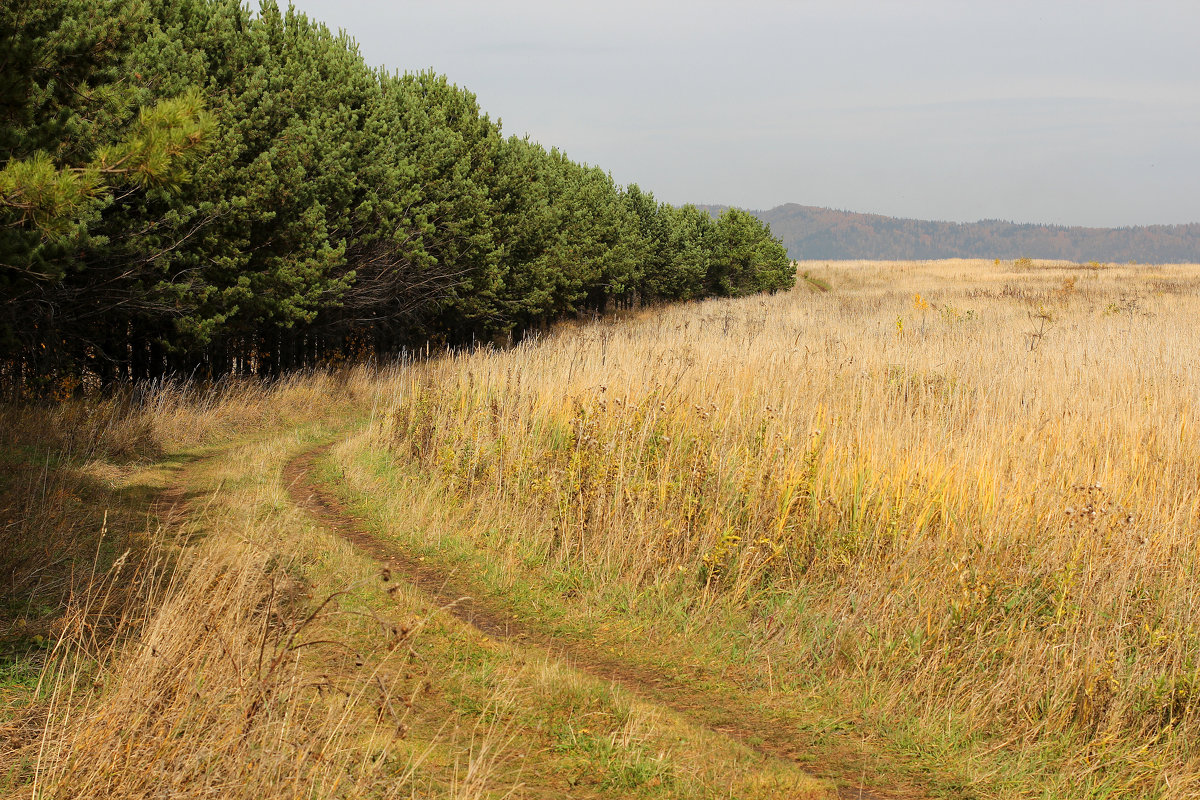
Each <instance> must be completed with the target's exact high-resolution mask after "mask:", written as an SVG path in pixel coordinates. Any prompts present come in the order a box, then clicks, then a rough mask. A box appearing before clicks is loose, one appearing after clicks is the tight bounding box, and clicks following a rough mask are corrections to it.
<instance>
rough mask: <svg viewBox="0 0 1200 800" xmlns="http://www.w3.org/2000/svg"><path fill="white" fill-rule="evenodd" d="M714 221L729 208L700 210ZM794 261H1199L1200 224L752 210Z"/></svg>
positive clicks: (792, 205) (809, 208) (794, 208)
mask: <svg viewBox="0 0 1200 800" xmlns="http://www.w3.org/2000/svg"><path fill="white" fill-rule="evenodd" d="M699 207H700V208H703V209H704V210H706V211H709V212H710V213H713V214H720V213H723V212H724V211H725V210H726V209H727V207H726V206H719V205H702V206H699ZM750 213H752V214H754V216H756V217H757V218H758V219H760V220H761V221H762V222H763V223H765V224H768V225H770V226H771V230H772V231H774V232H775V234H776V235H778V236H779V238H780V239H781V240H782V241H783V243H784V245H786V246H787V249H788V254H789V255H790V256H791V257H792V258H794V259H796V260H805V259H820V258H828V259H831V260H832V259H853V258H863V259H889V260H904V261H911V260H920V259H937V258H1004V259H1009V258H1046V259H1064V260H1067V261H1079V262H1086V261H1107V262H1111V261H1119V262H1128V261H1137V262H1140V263H1143V264H1164V263H1195V262H1197V261H1200V223H1192V224H1188V225H1144V226H1128V227H1123V228H1084V227H1067V226H1062V225H1038V224H1029V223H1018V222H1008V221H1005V220H994V219H993V220H981V221H979V222H936V221H931V220H921V219H903V218H899V217H885V216H882V215H880V214H859V213H854V212H850V211H835V210H833V209H831V208H820V207H818V206H802V205H798V204H796V203H787V204H785V205H782V206H776V207H775V208H772V209H770V210H768V211H752V212H750Z"/></svg>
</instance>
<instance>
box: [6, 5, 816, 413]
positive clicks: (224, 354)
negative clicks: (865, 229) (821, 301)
mask: <svg viewBox="0 0 1200 800" xmlns="http://www.w3.org/2000/svg"><path fill="white" fill-rule="evenodd" d="M0 63H3V64H4V76H5V80H4V82H3V85H2V87H0V378H2V379H3V380H5V381H6V382H7V383H8V384H9V385H10V386H11V387H12V388H13V389H14V390H15V391H17V392H38V391H45V390H46V389H47V387H51V386H52V385H56V384H57V385H61V384H62V382H63V381H64V380H73V381H76V382H77V381H78V380H79V379H80V378H81V377H83V376H88V377H89V378H92V379H94V380H98V381H99V382H101V383H105V384H107V383H111V382H114V381H122V380H134V381H136V380H142V379H147V378H155V377H159V376H161V375H163V374H165V373H166V372H168V371H171V370H179V371H187V372H189V373H193V374H195V373H197V371H200V372H202V373H204V374H208V375H213V376H215V375H221V374H225V373H228V372H230V371H235V370H236V371H251V370H254V371H258V372H261V373H277V372H278V371H280V370H283V369H287V368H289V367H293V366H297V365H304V364H311V363H315V362H317V361H320V360H321V359H323V358H327V357H329V356H330V355H332V354H334V353H339V354H344V355H349V354H361V353H362V352H363V351H364V350H366V351H376V352H387V351H390V350H393V349H394V348H397V347H398V346H400V345H404V344H408V345H413V344H419V343H421V342H424V341H429V340H435V341H439V342H447V343H461V342H469V341H472V340H480V339H484V340H487V339H494V338H496V337H510V336H512V335H513V334H516V335H520V334H521V332H522V331H525V330H529V329H531V328H538V327H541V326H544V325H546V324H548V323H550V322H552V321H554V320H556V319H559V318H562V317H564V316H567V315H572V314H578V313H581V312H602V311H604V310H607V309H610V308H613V307H615V306H622V305H624V306H629V305H633V304H637V303H649V302H660V301H670V300H684V299H693V298H701V297H706V296H711V295H740V294H746V293H749V292H757V291H774V290H777V289H781V288H786V287H789V286H791V285H792V283H793V281H794V274H793V272H792V270H791V267H790V264H789V262H788V260H787V256H786V253H785V251H784V249H783V247H782V245H781V244H780V243H779V242H778V241H777V240H776V239H774V238H773V237H772V236H771V233H770V230H769V229H768V228H767V227H766V226H764V225H763V224H761V223H759V222H758V221H757V220H756V219H754V218H753V217H751V216H749V215H748V214H744V213H742V212H738V211H729V212H727V213H725V214H724V215H722V217H721V218H720V219H718V220H716V221H714V220H713V219H711V218H710V217H709V216H708V215H707V214H706V213H704V212H701V211H699V210H697V209H696V208H694V207H692V206H683V207H679V208H677V207H673V206H670V205H667V204H663V203H659V202H657V201H656V200H655V199H654V197H653V195H651V194H650V193H648V192H645V191H643V190H641V189H640V188H639V187H637V186H636V185H630V186H628V187H621V186H618V185H617V184H615V183H614V181H613V179H612V177H611V176H610V175H608V174H607V173H605V172H604V171H602V170H600V169H598V168H595V167H590V166H587V165H583V164H578V163H576V162H574V161H572V160H570V159H569V158H567V156H566V155H565V154H563V153H562V152H560V151H558V150H556V149H550V150H546V149H544V148H543V147H542V146H541V145H539V144H537V143H534V142H531V141H529V140H528V139H527V138H518V137H512V136H510V137H507V138H506V137H505V136H504V135H503V134H502V132H501V128H500V125H499V123H498V122H495V121H493V120H491V119H490V118H489V117H488V116H487V115H486V114H483V113H482V112H481V111H480V109H479V106H478V103H477V102H476V99H475V97H474V95H472V94H471V93H470V92H468V91H466V90H464V89H461V88H459V87H457V86H455V85H453V84H451V83H450V82H449V81H448V80H447V79H446V78H445V77H443V76H439V75H435V74H433V73H419V74H403V75H401V74H393V73H390V72H386V71H381V70H374V69H371V68H369V67H367V66H366V65H365V63H364V62H363V59H362V58H361V56H360V55H359V53H358V50H357V46H356V45H355V43H354V42H353V41H352V40H350V39H349V38H347V37H346V36H345V35H343V34H334V33H332V32H330V31H329V29H328V28H327V27H325V26H324V25H322V24H320V23H317V22H315V21H312V20H310V19H308V18H307V17H306V16H305V15H303V14H300V13H298V12H296V11H295V10H293V9H290V8H289V9H287V10H284V9H281V8H280V7H279V6H278V5H277V4H276V3H275V2H274V0H267V2H264V3H263V4H262V5H261V7H260V8H259V10H258V11H257V12H256V13H252V12H251V11H250V10H249V9H248V8H246V7H244V6H243V5H242V4H241V2H240V0H10V2H8V3H6V4H4V6H3V8H0Z"/></svg>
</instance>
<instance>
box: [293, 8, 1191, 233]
mask: <svg viewBox="0 0 1200 800" xmlns="http://www.w3.org/2000/svg"><path fill="white" fill-rule="evenodd" d="M281 2H282V3H284V4H286V0H281ZM295 5H296V7H297V8H298V9H300V10H302V11H304V12H306V13H308V14H309V16H311V17H314V18H316V19H319V20H321V21H323V22H325V23H326V24H328V25H329V26H330V27H331V28H335V29H336V28H343V29H345V30H346V31H347V32H348V33H350V35H352V36H353V37H354V38H355V39H357V40H358V42H359V44H360V46H361V49H362V53H363V55H364V56H365V58H366V60H367V61H368V63H370V64H372V65H375V66H386V67H388V68H391V69H396V70H401V71H416V70H422V69H429V68H432V69H434V70H436V71H437V72H440V73H444V74H445V75H447V76H449V77H450V79H451V80H452V81H453V82H455V83H457V84H459V85H460V86H465V87H466V88H468V89H470V90H471V91H473V92H474V93H475V94H476V95H477V96H478V98H479V102H480V104H481V106H482V107H483V109H484V111H486V112H487V113H488V114H490V115H491V116H492V117H493V118H500V119H501V120H502V121H503V124H504V130H505V132H506V133H516V134H525V133H528V134H529V135H530V137H532V138H533V139H535V140H537V141H540V142H541V143H542V144H544V145H546V146H551V145H555V146H558V147H559V148H560V149H562V150H565V151H566V152H567V154H568V155H569V156H571V157H572V158H573V159H575V160H577V161H584V162H587V163H589V164H595V165H598V166H600V167H603V168H604V169H605V170H607V171H609V172H611V173H612V175H613V177H614V178H615V179H616V180H617V181H618V182H619V183H629V182H636V183H638V184H640V185H641V186H642V187H643V188H644V189H648V190H650V191H653V192H654V193H655V195H656V196H657V197H658V198H659V199H661V200H667V201H669V202H672V203H684V202H695V203H727V204H732V205H740V206H744V207H747V208H756V209H765V208H770V207H772V206H775V205H779V204H781V203H787V202H795V203H803V204H806V205H818V206H829V207H833V208H839V209H846V210H852V211H866V212H875V213H881V214H887V215H891V216H904V217H918V218H926V219H943V220H957V221H974V220H977V219H983V218H1002V219H1011V220H1016V221H1019V222H1053V223H1059V224H1068V225H1096V226H1120V225H1134V224H1149V223H1178V222H1198V221H1200V55H1198V53H1197V39H1198V38H1200V2H1196V0H1189V1H1188V2H1161V1H1158V2H1156V1H1155V0H1140V1H1138V2H1135V1H1134V0H1126V1H1125V2H1110V0H1090V1H1089V2H1055V1H1054V0H1042V2H1025V1H1024V0H987V2H985V1H984V0H954V1H951V0H939V1H936V2H923V1H918V0H902V1H900V0H898V1H896V2H886V1H883V0H877V1H876V2H852V0H842V1H841V2H837V1H835V0H820V1H819V2H786V1H785V0H723V2H708V0H690V2H683V1H681V2H665V0H637V1H634V2H629V1H627V0H605V1H604V2H589V3H579V2H562V1H560V2H550V1H549V0H514V1H512V2H507V1H505V0H495V1H494V2H470V1H468V0H437V1H436V2H435V1H434V0H430V1H429V2H411V1H410V0H296V2H295Z"/></svg>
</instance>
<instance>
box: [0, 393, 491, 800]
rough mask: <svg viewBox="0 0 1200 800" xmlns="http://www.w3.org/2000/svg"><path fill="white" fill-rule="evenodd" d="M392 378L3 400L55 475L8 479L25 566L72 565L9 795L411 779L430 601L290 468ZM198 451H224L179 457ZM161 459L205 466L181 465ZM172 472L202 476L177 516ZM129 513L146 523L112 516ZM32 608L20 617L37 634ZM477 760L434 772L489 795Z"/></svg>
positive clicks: (186, 792)
mask: <svg viewBox="0 0 1200 800" xmlns="http://www.w3.org/2000/svg"><path fill="white" fill-rule="evenodd" d="M375 380H376V374H375V373H374V372H373V371H369V370H357V371H353V372H345V373H341V374H312V375H302V376H294V377H292V378H290V379H287V380H285V381H281V382H277V383H274V384H263V383H252V382H245V383H236V384H230V385H228V386H224V387H218V389H217V391H216V392H215V393H214V392H212V391H211V390H205V389H204V388H203V387H191V386H187V385H167V386H161V387H155V388H154V389H153V390H152V391H149V392H145V393H143V394H142V395H141V396H140V397H137V398H123V399H122V398H117V399H113V398H110V399H102V400H96V401H88V402H80V403H67V404H64V405H61V406H57V407H53V408H44V409H38V408H8V409H4V411H3V412H2V413H3V414H4V415H6V417H7V418H8V419H10V420H17V421H19V422H20V427H19V428H17V427H14V428H8V429H6V431H5V438H6V441H5V442H4V444H5V445H6V446H7V450H6V452H8V453H10V454H18V455H19V454H20V453H22V452H23V450H22V448H28V447H32V446H35V445H36V447H37V448H39V450H38V451H37V452H36V453H35V455H36V454H37V453H41V458H43V459H44V460H45V462H46V464H47V466H46V467H45V468H44V470H43V471H42V473H40V474H41V477H40V478H39V479H38V480H39V487H38V488H39V489H41V488H44V487H48V488H46V491H45V492H37V493H34V495H33V496H32V497H27V496H24V495H23V494H22V493H21V488H22V485H21V482H20V481H17V482H15V483H14V485H12V486H10V487H9V489H11V490H12V491H11V492H10V493H9V494H10V495H11V497H12V498H13V499H14V500H15V501H19V502H20V507H19V508H18V507H17V506H16V505H14V506H12V507H11V508H10V509H9V510H10V511H13V510H16V511H20V512H21V513H19V514H18V515H16V516H17V519H18V523H17V524H13V525H11V526H10V527H9V528H8V529H6V531H5V534H6V536H8V537H10V538H11V541H12V542H13V543H14V544H15V545H18V546H14V548H13V549H12V550H9V551H6V552H5V554H4V555H5V562H6V564H5V566H6V569H8V571H9V572H10V573H11V574H12V575H13V576H14V580H15V579H17V578H20V579H22V580H24V579H25V578H28V577H29V576H31V575H32V576H35V577H37V575H36V573H38V572H42V573H44V572H46V570H45V569H44V567H46V566H49V567H51V569H50V571H51V572H52V573H53V574H54V575H55V576H56V578H55V580H52V581H47V580H46V579H45V577H44V575H42V576H41V577H37V580H38V585H39V586H40V588H41V590H42V591H41V593H40V594H38V595H37V598H36V599H38V601H39V602H40V603H42V604H45V613H48V614H49V616H48V617H46V618H45V619H44V620H42V621H41V622H42V624H41V625H40V627H39V628H38V629H37V630H38V631H39V632H40V634H44V635H39V636H38V637H37V638H38V641H45V642H49V643H50V645H51V649H50V650H49V652H47V653H46V654H45V656H44V659H40V660H43V661H44V669H43V672H42V676H41V680H40V682H39V683H38V684H37V686H36V687H34V688H33V689H32V691H29V692H27V693H26V695H25V696H24V697H23V699H21V701H20V702H19V703H18V704H17V705H16V706H13V707H12V708H3V709H0V710H3V711H4V712H6V713H3V714H0V793H8V794H12V795H14V796H18V797H29V798H35V797H36V798H60V797H61V798H68V797H69V798H157V797H230V798H236V797H245V798H261V797H306V798H319V797H339V798H354V797H372V798H384V797H410V796H412V795H413V793H414V792H415V791H416V789H415V788H414V787H415V786H416V783H415V781H416V779H417V770H418V768H419V767H420V766H421V765H422V763H423V759H424V758H425V756H426V755H427V754H428V752H429V751H430V750H431V749H432V747H433V744H432V743H431V741H430V740H429V738H428V737H425V738H423V739H421V740H419V741H416V742H412V741H410V740H409V738H408V733H409V728H410V723H411V722H412V721H413V720H412V714H413V712H412V704H413V701H414V698H415V697H416V696H417V694H418V693H419V689H420V687H421V684H422V681H423V680H424V677H425V676H424V670H423V669H422V668H420V666H419V664H418V665H415V666H414V664H413V663H412V662H413V659H414V658H415V657H416V655H415V651H414V650H413V649H412V646H413V644H415V636H416V634H417V631H418V629H419V627H420V621H419V619H414V618H412V616H411V614H406V612H405V610H404V609H405V608H408V607H409V606H411V605H412V604H413V602H414V601H413V599H412V598H411V597H408V596H407V593H406V592H403V591H402V592H400V593H399V594H396V592H395V589H394V588H393V587H394V585H392V586H389V585H384V584H383V583H382V582H381V581H380V579H379V577H378V573H377V572H376V571H375V570H374V567H373V565H372V564H370V563H369V561H367V560H365V559H362V558H358V557H356V556H354V555H353V554H352V553H351V552H350V551H349V548H348V547H345V546H340V545H337V544H336V543H335V544H333V545H332V546H331V542H330V540H329V537H328V535H327V534H324V533H320V532H318V531H316V530H314V529H313V527H312V525H311V523H309V522H306V521H305V520H304V518H303V514H302V512H301V511H300V510H298V509H295V508H294V507H292V506H290V504H289V503H287V502H286V499H285V498H286V490H285V488H284V487H283V486H281V485H280V482H279V477H278V474H279V470H280V467H281V464H282V462H283V461H285V460H286V458H287V456H288V454H289V453H290V452H294V451H295V450H296V449H297V448H298V447H304V446H308V445H306V444H305V443H306V442H311V441H313V439H314V437H320V436H327V435H329V434H330V433H331V432H333V431H336V430H338V429H339V428H343V427H345V425H346V423H347V422H348V421H352V420H353V419H354V418H356V417H357V415H359V414H361V413H362V411H361V407H362V405H363V404H364V398H365V397H366V396H367V395H368V394H369V393H370V391H371V388H370V387H371V386H372V385H373V381H375ZM189 448H190V450H191V452H192V453H203V454H204V458H203V459H202V460H200V461H195V462H189V461H188V460H187V459H186V458H181V454H182V453H184V452H186V451H187V450H188V449H189ZM163 454H167V455H168V456H173V457H172V458H169V459H168V466H169V465H170V464H177V463H185V464H187V463H191V464H192V466H186V467H184V472H183V473H182V474H180V473H179V472H177V471H176V472H171V471H170V469H168V468H165V467H164V465H163V464H162V463H160V462H158V461H157V459H159V458H160V457H161V456H162V455H163ZM19 466H20V465H19V462H18V465H17V467H14V468H19ZM104 483H108V484H111V485H110V486H109V491H108V492H107V493H97V491H98V490H96V489H95V486H98V485H100V484H104ZM143 484H145V485H143ZM174 485H178V486H179V488H182V489H185V490H186V492H185V493H184V494H178V493H177V494H175V495H174V497H173V502H176V503H179V502H183V501H184V500H185V499H186V498H187V497H189V496H191V497H193V499H192V501H191V505H190V507H189V508H188V509H187V511H188V513H187V514H179V513H177V514H175V515H173V516H172V517H171V518H169V519H168V520H167V521H166V522H165V523H164V522H163V520H162V518H161V517H159V516H157V515H155V514H153V513H152V509H151V508H150V507H149V506H148V504H149V503H150V502H152V501H153V500H154V499H155V497H156V496H157V492H156V491H155V490H156V489H162V488H169V487H171V486H174ZM88 486H91V487H92V488H91V489H88V488H86V487H88ZM47 492H48V494H47ZM93 495H94V496H93ZM6 496H9V495H6ZM60 497H62V498H73V500H74V501H75V502H73V503H71V504H65V505H64V504H63V503H62V502H55V498H60ZM48 499H49V500H50V502H49V503H47V500H48ZM101 501H103V504H102V503H101ZM47 506H49V508H47ZM165 510H166V509H165V507H164V508H162V509H160V511H165ZM110 512H111V513H110ZM118 516H120V517H121V518H122V522H121V524H122V526H123V527H124V528H126V530H123V531H120V532H118V531H115V530H113V529H112V527H111V526H110V524H109V523H115V522H116V521H117V517H118ZM139 517H140V520H139V519H138V518H139ZM125 518H129V519H125ZM9 519H12V517H11V516H10V517H9ZM156 523H157V524H156ZM139 526H140V527H139ZM42 551H45V552H46V553H47V554H49V556H50V557H48V558H47V562H46V563H45V564H42V565H40V566H42V567H43V569H41V570H38V569H34V568H33V567H37V566H39V565H38V564H36V563H34V562H35V561H36V557H37V555H38V553H40V552H42ZM333 557H337V558H336V563H335V564H329V563H327V562H326V561H325V559H326V558H333ZM31 559H32V560H31ZM30 580H32V578H31V579H30ZM27 582H28V581H27ZM318 583H319V584H321V586H322V588H318V587H317V584H318ZM389 588H392V592H388V591H387V590H388V589H389ZM18 594H19V593H18ZM11 600H12V602H13V603H15V604H17V605H23V606H28V605H29V604H28V603H23V602H22V598H21V597H20V596H12V597H11ZM405 604H407V605H405ZM14 607H15V606H14ZM32 613H33V612H32V611H30V610H25V611H23V612H22V619H20V620H19V621H17V622H19V624H20V628H19V629H18V630H16V631H10V630H8V627H12V626H6V627H5V628H3V629H0V633H3V634H10V633H13V632H16V633H17V634H18V635H28V634H29V633H31V632H32V628H30V627H29V625H30V623H29V622H28V620H27V619H26V617H28V616H29V615H30V614H32ZM0 621H2V622H5V623H9V622H13V621H12V620H9V619H7V618H3V617H0ZM14 624H15V623H14ZM423 724H425V725H426V726H428V724H429V722H428V720H426V721H425V722H424V723H423ZM432 724H433V725H434V726H435V727H436V726H437V725H438V724H440V722H439V721H438V720H434V721H433V723H432ZM484 743H485V744H491V743H490V742H489V741H487V740H485V742H484ZM478 760H479V759H477V758H475V759H473V758H472V756H471V754H469V753H468V754H465V755H464V756H463V761H464V763H467V764H473V765H475V767H474V771H473V772H472V775H473V778H472V781H471V782H469V785H467V784H463V785H450V784H449V783H448V782H446V781H442V782H440V783H439V782H438V780H437V779H434V780H431V779H430V776H429V775H425V774H422V775H421V776H420V778H421V780H422V782H423V785H425V784H428V785H429V786H430V787H431V791H432V792H433V793H434V794H436V795H438V796H447V797H463V798H466V797H473V796H477V795H478V787H479V786H480V785H482V783H481V782H482V781H483V780H485V779H486V776H487V770H486V768H484V769H483V771H482V773H480V769H481V767H480V766H479V765H481V764H485V763H486V762H485V761H479V764H476V761H478ZM476 773H480V774H476Z"/></svg>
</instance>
